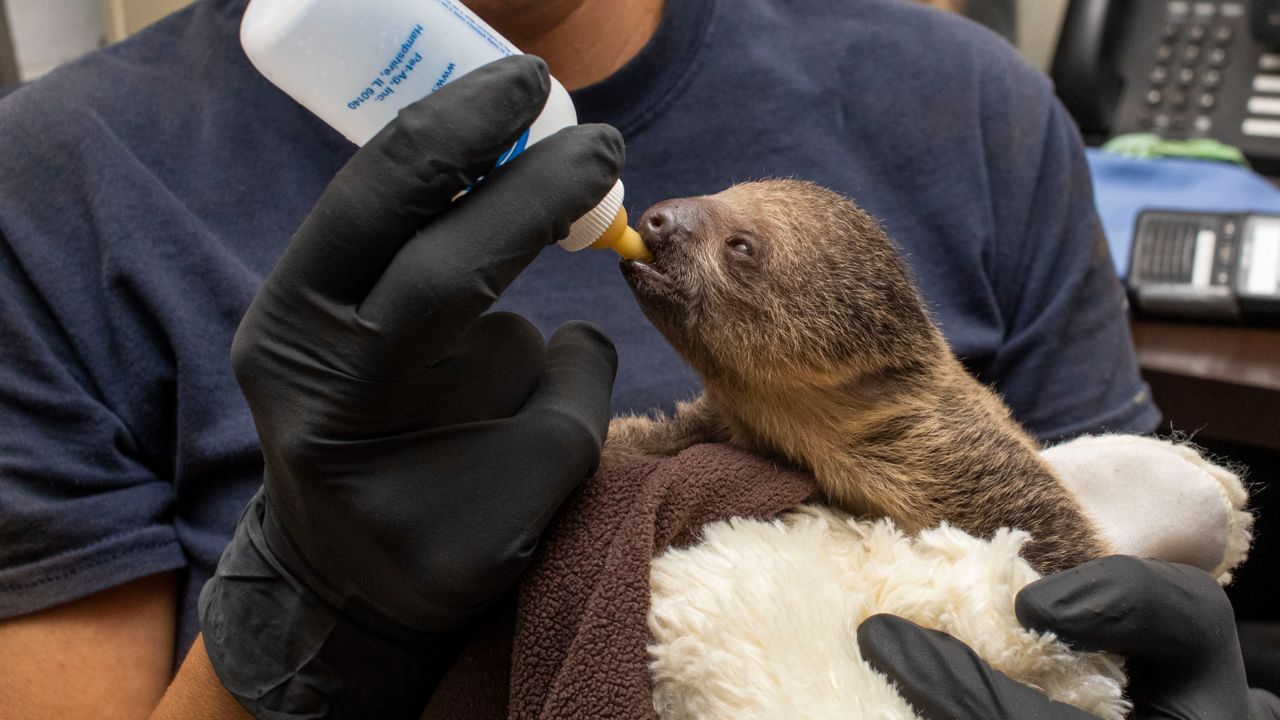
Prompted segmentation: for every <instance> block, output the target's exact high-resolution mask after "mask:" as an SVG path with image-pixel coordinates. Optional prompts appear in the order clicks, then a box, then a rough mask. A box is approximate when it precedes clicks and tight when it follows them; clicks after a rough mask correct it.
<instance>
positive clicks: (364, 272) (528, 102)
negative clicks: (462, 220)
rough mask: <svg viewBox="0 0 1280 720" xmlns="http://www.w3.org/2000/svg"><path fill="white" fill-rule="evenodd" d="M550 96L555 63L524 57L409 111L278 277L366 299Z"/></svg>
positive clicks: (315, 216) (331, 200) (363, 157)
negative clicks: (425, 228) (417, 236)
mask: <svg viewBox="0 0 1280 720" xmlns="http://www.w3.org/2000/svg"><path fill="white" fill-rule="evenodd" d="M549 92H550V80H549V76H548V74H547V68H546V64H545V63H543V62H542V61H541V60H539V59H538V58H535V57H532V56H527V55H525V56H515V57H510V58H504V59H502V60H498V61H496V62H493V63H490V64H488V65H486V66H484V67H481V68H479V69H477V70H475V71H473V72H470V73H468V74H467V75H465V76H464V77H461V78H459V79H457V80H456V81H454V82H452V83H450V84H448V85H446V86H444V87H443V88H441V89H440V90H439V91H438V92H435V93H433V94H431V95H429V96H427V97H426V98H424V99H422V100H420V101H418V102H416V103H414V104H412V105H409V106H408V107H406V108H405V109H403V110H401V111H400V114H399V116H398V117H397V118H396V120H395V121H394V122H392V123H391V124H389V125H388V126H387V127H386V128H384V129H383V130H382V131H381V132H379V133H378V134H377V135H376V136H375V137H374V138H373V139H372V140H370V141H369V143H368V144H367V145H366V146H365V147H363V148H362V149H361V150H360V151H359V152H357V153H356V154H355V156H354V157H352V159H351V161H350V162H348V163H347V165H346V167H344V168H343V169H342V170H341V171H340V172H339V173H338V175H337V176H336V177H335V178H334V179H333V182H331V183H330V184H329V187H328V188H327V189H326V190H325V192H324V194H323V195H322V196H321V198H320V201H319V203H317V205H316V207H315V209H314V210H313V211H312V212H311V214H310V215H309V216H308V217H307V219H306V221H305V222H304V223H303V225H302V227H301V228H300V229H299V230H298V233H297V234H296V235H295V236H294V238H293V241H292V242H291V243H290V245H289V248H288V249H287V250H286V252H285V254H284V257H283V258H281V260H280V263H279V265H278V266H277V268H276V270H275V272H273V273H272V278H271V280H269V282H271V281H275V282H285V283H290V284H292V285H294V286H296V288H297V289H299V290H310V291H312V292H315V293H318V294H320V295H321V296H323V297H325V298H328V299H330V300H331V301H333V302H337V303H341V304H355V303H357V302H359V301H360V299H362V298H363V297H364V296H365V295H366V294H367V293H368V291H369V289H370V288H371V287H373V284H374V283H375V282H376V281H377V279H378V277H379V276H381V275H382V272H383V270H384V269H385V268H386V266H387V263H389V262H390V261H391V258H392V257H394V256H395V254H396V252H398V251H399V249H400V247H401V246H402V245H403V244H404V243H405V242H406V241H407V240H409V239H410V238H411V237H413V235H414V233H415V232H417V230H418V229H419V228H421V227H422V225H423V224H424V223H425V222H426V220H427V219H428V218H430V217H431V216H433V215H435V214H437V213H439V212H441V211H443V210H444V209H445V208H447V207H448V206H449V204H450V201H451V199H452V198H453V197H454V196H455V195H457V194H458V193H459V192H460V191H462V190H463V189H465V188H467V187H468V186H469V185H472V184H474V183H475V182H476V179H477V178H479V177H480V176H482V175H484V174H485V173H487V172H489V171H490V170H492V169H493V166H494V163H495V162H497V159H498V157H500V156H501V155H502V153H503V152H505V151H506V150H507V149H508V148H509V147H511V145H512V144H514V143H515V142H516V140H517V139H518V138H519V137H520V134H521V133H522V132H524V130H525V129H526V128H528V127H529V125H530V124H532V123H533V120H534V118H535V117H537V115H538V113H539V112H540V111H541V110H542V106H543V105H544V104H545V103H546V98H547V94H548V93H549Z"/></svg>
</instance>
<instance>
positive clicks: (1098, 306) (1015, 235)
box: [984, 77, 1160, 442]
mask: <svg viewBox="0 0 1280 720" xmlns="http://www.w3.org/2000/svg"><path fill="white" fill-rule="evenodd" d="M1034 88H1035V90H1034V91H1031V92H1025V93H1023V94H1022V96H1023V99H1024V100H1027V101H1029V102H1030V103H1032V104H1033V107H1034V106H1038V108H1037V110H1038V112H1026V113H1023V115H1024V116H1029V117H1032V118H1038V120H1034V121H1032V122H1030V123H1021V124H1020V123H1019V122H1017V121H1013V122H1012V124H1011V125H1010V127H1011V128H1012V131H1011V132H1010V133H1009V134H1008V135H1006V136H1004V137H1002V138H1000V141H999V142H998V143H995V144H994V145H993V146H991V147H989V148H988V157H989V158H998V159H993V160H991V163H992V165H994V166H999V165H1001V164H1004V167H1005V169H1006V171H1005V172H1002V173H1000V174H1001V175H1002V176H1003V177H1004V178H1005V181H1006V182H1008V187H1006V188H1003V189H998V188H993V192H992V196H993V198H997V200H996V206H997V207H996V219H997V237H996V240H995V248H994V252H993V253H992V257H993V267H994V270H993V275H994V277H993V278H992V282H993V286H994V288H995V291H996V294H997V300H998V302H999V304H1000V308H1001V313H1002V315H1003V317H1004V320H1005V334H1004V342H1003V343H1002V345H1001V348H1000V351H999V352H998V353H997V355H996V357H995V358H994V361H993V363H992V365H991V366H990V367H989V368H987V373H986V374H988V375H989V377H986V378H984V379H986V380H988V381H989V382H992V383H993V384H994V385H995V388H996V390H997V391H998V392H1000V393H1001V394H1002V395H1003V396H1004V397H1005V399H1006V400H1007V401H1008V403H1009V405H1010V406H1011V408H1012V409H1013V411H1014V415H1015V417H1017V418H1018V419H1019V420H1020V421H1021V422H1022V423H1023V424H1024V425H1025V426H1026V427H1027V429H1028V430H1030V431H1031V432H1032V433H1033V434H1035V435H1036V436H1038V437H1040V438H1041V439H1042V440H1044V441H1047V442H1053V441H1057V440H1061V439H1065V438H1069V437H1073V436H1076V435H1081V434H1088V433H1100V432H1125V433H1148V432H1151V431H1152V430H1154V429H1155V427H1156V425H1157V423H1158V422H1159V419H1160V413H1159V411H1158V410H1157V409H1156V407H1155V405H1154V404H1153V402H1152V399H1151V392H1150V390H1149V388H1148V387H1147V386H1146V384H1145V383H1144V382H1143V380H1142V376H1141V374H1140V372H1139V369H1138V363H1137V356H1136V353H1135V351H1134V347H1133V341H1132V338H1131V336H1130V331H1129V321H1128V314H1127V301H1126V298H1125V293H1124V290H1123V288H1122V286H1121V285H1120V282H1119V280H1118V279H1117V277H1116V273H1115V266H1114V264H1113V263H1112V259H1111V256H1110V251H1109V250H1108V247H1107V242H1106V238H1105V236H1104V235H1103V231H1102V227H1101V224H1100V222H1099V220H1098V216H1097V211H1096V210H1095V206H1094V201H1093V189H1092V185H1091V181H1090V178H1089V169H1088V166H1087V163H1086V160H1085V155H1084V148H1083V144H1082V143H1081V140H1080V137H1079V134H1078V132H1077V131H1076V128H1075V125H1074V123H1073V122H1072V121H1071V119H1070V117H1069V116H1068V115H1067V114H1066V111H1065V110H1064V109H1063V107H1062V105H1061V104H1060V103H1059V102H1058V101H1057V99H1056V98H1055V97H1054V96H1053V94H1052V90H1051V88H1050V87H1049V85H1048V83H1047V81H1045V80H1044V79H1043V78H1039V77H1037V78H1036V81H1035V82H1034ZM1028 96H1029V97H1028ZM1019 105H1020V103H1017V102H1015V103H1013V106H1012V107H1005V108H997V109H996V111H997V112H1006V113H1018V112H1020V111H1021V110H1023V109H1024V108H1023V107H1019Z"/></svg>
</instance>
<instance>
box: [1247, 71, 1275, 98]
mask: <svg viewBox="0 0 1280 720" xmlns="http://www.w3.org/2000/svg"><path fill="white" fill-rule="evenodd" d="M1253 89H1254V91H1255V92H1260V93H1273V94H1277V95H1280V75H1259V76H1257V77H1255V78H1254V79H1253Z"/></svg>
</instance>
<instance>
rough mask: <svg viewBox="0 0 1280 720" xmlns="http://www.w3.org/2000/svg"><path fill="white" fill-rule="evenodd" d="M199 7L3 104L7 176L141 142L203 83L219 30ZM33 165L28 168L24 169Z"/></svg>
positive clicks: (2, 162) (1, 161)
mask: <svg viewBox="0 0 1280 720" xmlns="http://www.w3.org/2000/svg"><path fill="white" fill-rule="evenodd" d="M202 5H204V3H196V4H195V5H193V6H191V7H189V8H187V9H185V10H182V11H179V12H177V13H175V14H173V15H171V16H169V17H167V18H165V19H164V20H161V21H160V22H158V23H156V24H154V25H152V26H150V27H148V28H146V29H144V30H142V31H141V32H139V33H138V34H136V35H134V36H133V37H130V38H128V39H126V40H124V41H122V42H119V43H116V44H113V45H110V46H108V47H105V48H102V49H100V50H96V51H94V52H91V53H88V54H87V55H85V56H83V57H81V58H79V59H77V60H74V61H71V62H68V63H66V64H65V65H62V66H61V67H58V68H56V69H54V70H53V71H51V72H50V73H49V74H47V75H45V76H44V77H41V78H39V79H37V80H35V81H32V82H30V83H27V84H26V85H24V86H22V87H20V88H18V89H17V90H15V91H13V92H12V93H10V94H8V95H6V96H5V97H4V98H3V99H0V135H2V136H4V137H5V139H6V142H5V143H3V144H0V145H2V147H0V169H3V168H6V167H12V166H13V165H15V164H18V165H26V166H29V165H30V164H32V163H38V162H45V163H47V162H50V161H54V162H56V161H57V159H58V158H62V159H67V158H68V156H69V155H70V156H74V155H76V154H78V150H81V149H84V148H86V147H90V146H92V145H93V144H94V143H100V142H103V141H105V140H107V139H111V140H114V141H124V142H125V143H126V144H130V143H133V142H141V141H143V140H144V139H145V136H146V134H147V133H148V132H149V131H151V130H152V129H153V128H154V127H155V126H156V125H157V124H160V123H164V122H165V121H166V120H167V119H168V118H167V117H166V113H165V111H164V107H163V105H164V103H166V102H168V103H170V104H172V102H173V101H174V94H175V92H176V91H177V90H178V89H180V88H182V87H183V86H184V85H187V86H189V85H192V84H194V83H193V81H194V80H195V79H196V78H197V77H198V75H197V73H198V72H199V70H198V68H199V66H200V65H201V64H202V58H201V56H202V55H207V53H208V49H209V46H210V45H211V44H212V38H211V37H210V36H211V35H212V34H213V33H214V32H215V30H216V28H213V27H209V26H208V22H207V18H206V17H204V15H205V14H206V13H204V12H203V8H201V6H202ZM24 161H25V162H24Z"/></svg>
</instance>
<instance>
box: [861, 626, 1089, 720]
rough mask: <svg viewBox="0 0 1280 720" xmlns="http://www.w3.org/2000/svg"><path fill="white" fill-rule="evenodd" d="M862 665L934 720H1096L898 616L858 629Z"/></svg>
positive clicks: (959, 644)
mask: <svg viewBox="0 0 1280 720" xmlns="http://www.w3.org/2000/svg"><path fill="white" fill-rule="evenodd" d="M858 647H859V649H860V650H861V651H862V659H863V660H865V661H866V662H867V663H868V664H870V665H871V667H873V668H875V669H876V670H878V671H879V672H882V673H884V674H885V675H887V676H888V677H889V679H890V680H892V681H893V682H894V684H895V686H896V688H897V690H898V693H899V694H901V695H902V697H903V698H904V699H906V701H907V702H909V703H911V706H912V707H913V708H915V710H916V712H918V713H920V715H921V716H922V717H925V718H928V719H929V720H1001V719H1002V718H1007V719H1008V720H1021V719H1022V718H1032V717H1034V718H1042V719H1043V720H1097V718H1096V717H1094V716H1093V715H1089V714H1088V713H1086V712H1084V711H1082V710H1079V709H1077V708H1074V707H1071V706H1070V705H1064V704H1062V703H1058V702H1053V701H1052V700H1049V699H1048V698H1046V697H1045V696H1043V695H1041V694H1040V693H1038V692H1036V691H1035V690H1032V689H1031V688H1029V687H1027V686H1025V685H1022V684H1020V683H1017V682H1015V681H1013V680H1010V679H1009V678H1008V677H1007V676H1005V675H1004V674H1002V673H1000V672H997V671H996V670H993V669H992V668H991V666H990V665H987V663H985V662H983V660H982V659H981V658H979V657H978V656H977V655H976V654H975V653H974V652H973V650H971V649H970V648H969V647H968V646H967V645H965V644H964V643H962V642H960V641H959V640H956V639H955V638H953V637H951V636H950V635H947V634H946V633H940V632H937V631H935V630H927V629H925V628H922V627H920V626H918V625H916V624H914V623H912V622H910V621H908V620H904V619H902V618H900V617H895V616H893V615H873V616H871V617H869V618H867V619H866V620H864V621H863V622H862V624H861V625H859V626H858Z"/></svg>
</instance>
